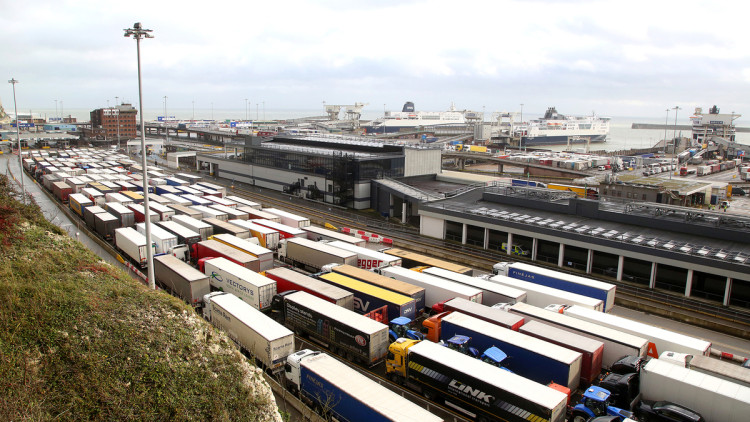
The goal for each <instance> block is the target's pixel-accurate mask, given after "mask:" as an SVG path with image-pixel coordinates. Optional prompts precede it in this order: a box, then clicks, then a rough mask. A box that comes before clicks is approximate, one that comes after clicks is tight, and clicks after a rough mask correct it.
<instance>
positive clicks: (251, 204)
mask: <svg viewBox="0 0 750 422" xmlns="http://www.w3.org/2000/svg"><path fill="white" fill-rule="evenodd" d="M226 198H227V199H229V200H230V201H234V202H235V203H236V204H237V206H238V207H240V206H245V207H250V208H255V209H258V210H259V209H260V208H261V205H260V204H259V203H257V202H253V201H251V200H249V199H246V198H242V197H239V196H235V195H229V196H227V197H226Z"/></svg>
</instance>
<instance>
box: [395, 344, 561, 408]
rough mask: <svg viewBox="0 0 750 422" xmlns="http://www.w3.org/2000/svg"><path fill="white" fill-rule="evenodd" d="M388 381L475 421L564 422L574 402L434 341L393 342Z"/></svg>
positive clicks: (551, 390) (556, 392)
mask: <svg viewBox="0 0 750 422" xmlns="http://www.w3.org/2000/svg"><path fill="white" fill-rule="evenodd" d="M388 352H389V356H388V360H387V361H386V376H387V377H388V378H389V379H391V380H392V381H394V382H396V383H398V384H401V385H405V386H406V387H408V388H410V389H412V390H414V391H416V392H418V393H420V394H423V395H424V396H425V397H427V398H428V399H430V400H433V401H435V402H436V403H439V404H443V405H447V406H449V407H450V408H452V409H454V410H456V411H458V412H460V413H461V414H462V415H463V416H464V417H466V418H469V419H475V420H493V421H494V420H503V421H512V422H528V421H549V422H564V421H565V413H566V412H565V410H566V403H567V400H568V397H567V396H566V395H565V394H563V393H561V392H559V391H557V390H554V389H552V388H550V387H547V386H546V385H542V384H539V383H537V382H534V381H531V380H529V379H526V378H524V377H522V376H520V375H516V374H514V373H511V372H509V371H506V370H504V369H502V368H498V367H495V366H492V365H488V364H487V363H485V362H482V361H481V360H478V359H474V358H472V357H470V356H466V355H464V354H462V353H459V352H457V351H454V350H451V349H449V348H447V347H443V346H440V345H438V344H435V343H432V342H429V341H417V340H409V339H403V338H401V339H398V340H396V341H395V342H393V343H391V345H390V346H389V349H388Z"/></svg>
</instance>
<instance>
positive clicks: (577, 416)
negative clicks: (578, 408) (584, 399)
mask: <svg viewBox="0 0 750 422" xmlns="http://www.w3.org/2000/svg"><path fill="white" fill-rule="evenodd" d="M587 420H589V415H587V414H585V413H583V412H575V413H573V419H571V421H572V422H586V421H587Z"/></svg>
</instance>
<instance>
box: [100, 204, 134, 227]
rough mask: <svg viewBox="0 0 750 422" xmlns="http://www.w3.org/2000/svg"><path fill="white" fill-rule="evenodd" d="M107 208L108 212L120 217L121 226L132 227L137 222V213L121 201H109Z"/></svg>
mask: <svg viewBox="0 0 750 422" xmlns="http://www.w3.org/2000/svg"><path fill="white" fill-rule="evenodd" d="M105 208H106V209H107V212H109V213H110V214H112V215H114V216H115V217H117V218H118V219H120V226H122V227H132V226H133V225H134V224H135V214H134V213H133V210H131V209H130V208H128V207H127V206H125V205H123V204H120V203H119V202H107V203H106V204H105Z"/></svg>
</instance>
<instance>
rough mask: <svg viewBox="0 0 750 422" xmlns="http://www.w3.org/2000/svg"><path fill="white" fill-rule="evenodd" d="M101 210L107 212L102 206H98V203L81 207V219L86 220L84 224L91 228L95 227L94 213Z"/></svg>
mask: <svg viewBox="0 0 750 422" xmlns="http://www.w3.org/2000/svg"><path fill="white" fill-rule="evenodd" d="M103 212H107V210H105V209H104V208H102V207H100V206H98V205H92V206H90V207H86V208H84V209H83V221H84V222H86V225H87V226H89V228H91V229H95V228H96V226H95V224H96V222H95V221H94V215H96V214H100V213H103Z"/></svg>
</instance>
